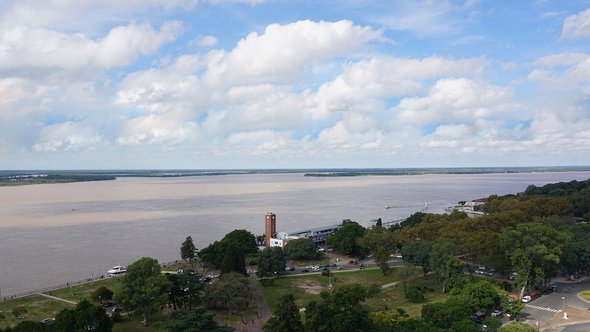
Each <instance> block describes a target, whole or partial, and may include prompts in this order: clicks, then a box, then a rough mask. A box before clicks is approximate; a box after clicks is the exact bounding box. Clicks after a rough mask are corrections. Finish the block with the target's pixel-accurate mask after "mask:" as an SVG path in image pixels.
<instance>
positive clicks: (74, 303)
mask: <svg viewBox="0 0 590 332" xmlns="http://www.w3.org/2000/svg"><path fill="white" fill-rule="evenodd" d="M37 295H41V296H45V297H48V298H50V299H54V300H58V301H62V302H66V303H69V304H73V305H76V304H78V302H74V301H70V300H66V299H62V298H61V297H57V296H53V295H48V294H44V293H37Z"/></svg>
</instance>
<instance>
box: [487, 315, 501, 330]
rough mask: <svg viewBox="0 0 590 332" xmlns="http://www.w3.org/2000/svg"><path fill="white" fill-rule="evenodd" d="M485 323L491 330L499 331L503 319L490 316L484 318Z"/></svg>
mask: <svg viewBox="0 0 590 332" xmlns="http://www.w3.org/2000/svg"><path fill="white" fill-rule="evenodd" d="M483 325H485V326H486V327H487V328H488V330H490V331H497V330H498V329H499V328H500V326H502V320H501V319H500V318H498V317H488V318H486V319H484V321H483Z"/></svg>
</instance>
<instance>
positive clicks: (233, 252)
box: [221, 245, 246, 275]
mask: <svg viewBox="0 0 590 332" xmlns="http://www.w3.org/2000/svg"><path fill="white" fill-rule="evenodd" d="M230 272H237V273H241V274H243V275H246V257H245V253H244V251H242V249H240V248H239V247H237V246H231V245H229V246H227V247H225V254H224V256H223V262H222V264H221V274H226V273H230Z"/></svg>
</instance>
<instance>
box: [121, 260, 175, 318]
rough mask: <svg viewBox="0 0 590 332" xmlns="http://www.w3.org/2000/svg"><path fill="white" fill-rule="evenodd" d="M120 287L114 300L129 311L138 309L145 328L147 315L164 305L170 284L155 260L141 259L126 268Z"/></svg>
mask: <svg viewBox="0 0 590 332" xmlns="http://www.w3.org/2000/svg"><path fill="white" fill-rule="evenodd" d="M121 286H122V287H121V292H120V293H118V294H117V295H116V296H115V299H116V300H117V302H120V303H122V304H123V305H124V306H125V307H127V308H129V309H138V310H139V311H140V312H141V315H142V317H143V325H144V326H147V324H148V314H149V313H150V312H152V311H155V310H157V309H159V308H160V307H161V306H162V305H163V304H164V303H166V300H167V299H168V290H169V288H170V283H169V282H168V279H167V278H166V277H165V276H164V275H163V274H162V273H161V268H160V265H159V264H158V261H157V260H155V259H153V258H149V257H143V258H141V259H140V260H138V261H136V262H134V263H133V264H131V265H129V267H127V272H126V273H125V275H124V276H123V277H122V278H121Z"/></svg>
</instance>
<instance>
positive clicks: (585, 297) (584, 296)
mask: <svg viewBox="0 0 590 332" xmlns="http://www.w3.org/2000/svg"><path fill="white" fill-rule="evenodd" d="M580 297H581V298H582V299H583V300H585V301H588V302H590V290H587V291H583V292H582V293H580Z"/></svg>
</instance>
